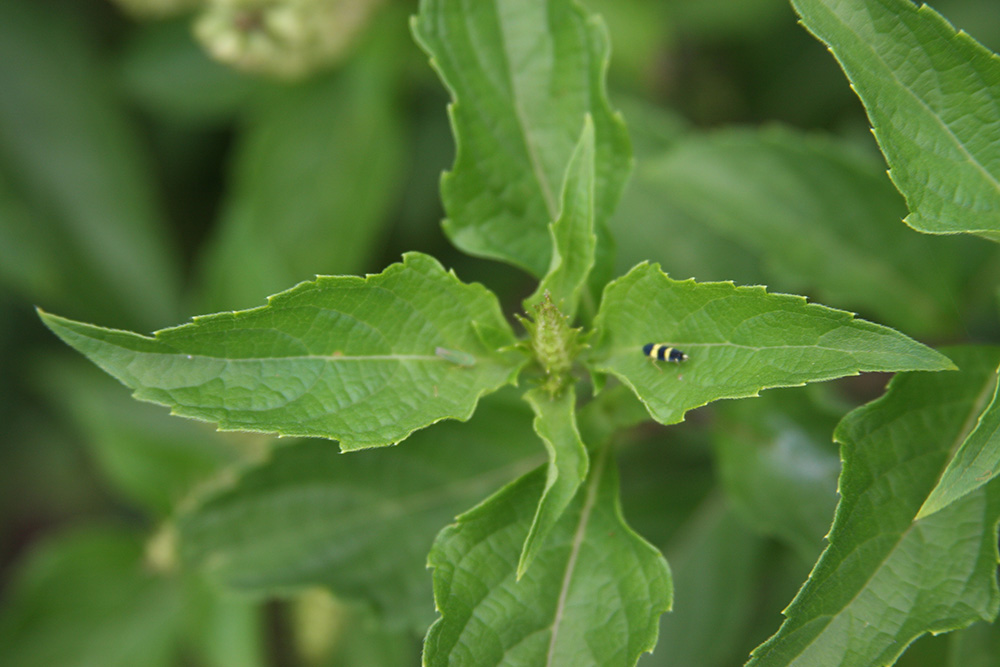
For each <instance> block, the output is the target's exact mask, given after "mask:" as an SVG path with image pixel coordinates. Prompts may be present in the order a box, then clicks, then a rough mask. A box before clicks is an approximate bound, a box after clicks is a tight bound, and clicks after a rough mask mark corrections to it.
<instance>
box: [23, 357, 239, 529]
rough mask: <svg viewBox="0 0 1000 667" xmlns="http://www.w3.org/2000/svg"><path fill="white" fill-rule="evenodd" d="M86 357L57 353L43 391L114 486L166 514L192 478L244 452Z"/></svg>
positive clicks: (44, 371) (195, 480)
mask: <svg viewBox="0 0 1000 667" xmlns="http://www.w3.org/2000/svg"><path fill="white" fill-rule="evenodd" d="M85 363H86V362H84V361H83V360H82V359H65V358H62V357H61V356H60V357H56V358H54V359H52V360H51V363H49V364H47V365H46V366H44V367H42V368H41V369H40V372H39V375H40V376H42V377H43V383H44V385H45V387H46V393H47V394H48V395H50V396H54V397H56V398H57V399H58V400H59V402H61V403H62V404H64V405H65V408H66V410H67V411H68V412H69V413H70V415H71V417H72V419H73V423H74V425H75V426H76V427H77V428H78V430H79V432H80V433H81V434H82V435H83V437H84V439H85V440H86V443H87V444H88V445H89V446H90V449H91V453H92V454H93V457H94V460H95V461H96V463H97V465H98V466H99V467H100V468H101V470H102V472H103V473H104V475H105V477H106V478H107V479H108V481H109V482H110V483H111V485H112V486H113V487H114V488H115V490H116V491H118V492H119V493H121V494H122V495H124V496H125V497H126V498H128V499H129V500H131V501H133V502H134V503H136V504H137V505H138V506H139V507H141V508H142V509H144V510H146V511H148V512H150V513H152V514H153V515H155V516H159V517H167V516H169V515H170V514H171V513H172V512H173V511H174V508H175V507H176V505H177V503H178V502H179V501H181V500H182V499H183V498H184V497H185V495H186V494H187V493H188V492H189V491H191V489H192V488H193V487H194V485H195V484H197V483H198V482H200V481H203V480H205V479H206V478H208V477H209V476H210V475H212V474H213V473H214V472H216V471H218V470H219V469H220V468H221V467H222V466H224V465H226V464H228V463H233V462H235V461H237V460H238V459H239V458H240V456H239V452H238V450H237V449H236V446H235V445H236V443H235V442H228V441H227V440H226V438H225V437H224V436H221V435H220V434H219V433H217V432H216V431H215V430H214V429H213V428H212V427H211V426H209V425H207V424H199V423H196V422H192V421H188V420H184V419H177V418H176V417H172V416H170V415H169V414H167V413H166V412H165V411H164V410H162V409H160V408H157V407H156V406H153V405H148V404H144V403H137V402H136V401H134V400H132V398H131V397H130V396H129V394H128V392H127V391H126V390H124V388H123V387H121V386H118V385H115V384H113V383H108V382H107V378H106V376H104V375H103V374H102V373H101V372H100V371H99V370H97V369H96V368H94V367H93V366H90V365H86V366H83V365H82V364H85Z"/></svg>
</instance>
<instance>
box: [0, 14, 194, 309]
mask: <svg viewBox="0 0 1000 667" xmlns="http://www.w3.org/2000/svg"><path fill="white" fill-rule="evenodd" d="M73 19H74V15H73V12H72V11H69V12H65V13H61V12H52V11H47V10H46V9H44V8H43V7H41V6H40V5H38V3H31V2H4V3H0V90H2V91H3V93H2V94H0V163H2V165H3V166H2V168H0V171H2V172H3V173H2V174H0V181H3V183H0V192H2V194H0V198H2V199H3V200H4V201H9V200H10V193H11V192H14V193H17V196H18V197H19V198H20V200H21V201H22V202H23V205H24V206H23V208H22V209H21V212H22V213H27V215H17V214H16V215H15V217H14V218H13V219H12V218H8V217H7V212H6V211H4V212H3V216H4V218H5V220H4V221H3V223H2V224H0V227H3V228H5V229H4V231H3V232H2V233H3V236H5V237H7V238H13V239H14V240H15V242H16V243H17V246H15V247H16V248H17V247H20V244H21V243H29V244H31V245H30V246H26V247H24V248H23V249H22V250H19V251H18V252H19V253H23V256H25V257H34V258H36V259H37V260H38V261H37V262H33V265H34V266H31V267H26V268H31V269H36V270H37V271H38V272H39V275H38V277H37V279H35V280H31V279H24V280H19V281H18V283H19V284H18V287H20V288H22V289H24V288H27V289H30V290H31V291H30V292H29V293H28V297H29V298H31V299H33V300H36V301H40V302H43V303H45V304H46V305H47V306H48V307H58V308H59V309H61V310H63V311H64V312H68V313H71V314H73V315H76V316H87V317H101V318H102V319H108V320H112V321H114V322H119V323H126V324H129V325H137V326H162V325H163V324H164V323H165V322H168V321H170V318H173V317H176V305H177V290H178V281H177V273H176V266H175V265H174V253H173V251H172V248H171V245H170V243H168V241H167V238H166V235H165V234H164V229H163V222H164V221H163V218H162V216H161V214H160V212H159V210H158V204H159V202H158V201H157V197H156V195H155V193H154V187H153V184H152V180H151V176H150V174H151V169H150V165H149V164H148V163H147V159H146V156H145V155H144V153H143V149H142V147H141V145H140V144H139V141H138V139H137V137H136V134H135V131H134V129H133V127H132V125H131V124H130V122H129V119H128V117H127V115H126V113H125V111H124V109H123V108H122V107H121V106H120V104H119V101H118V100H117V99H116V98H115V96H114V95H113V93H112V90H111V87H110V85H109V83H110V82H109V80H108V77H107V76H106V74H105V73H104V72H103V71H102V70H101V69H100V63H99V62H98V60H97V57H96V55H95V53H94V50H93V48H92V46H91V45H90V44H89V43H88V42H87V40H86V38H85V37H84V35H83V34H82V32H81V30H80V28H79V26H78V24H77V23H75V22H74V20H73ZM20 225H32V226H36V228H35V229H31V230H19V229H18V228H17V227H18V226H20ZM5 273H6V271H3V272H0V277H3V276H4V274H5ZM16 284H17V283H16ZM35 290H37V291H35Z"/></svg>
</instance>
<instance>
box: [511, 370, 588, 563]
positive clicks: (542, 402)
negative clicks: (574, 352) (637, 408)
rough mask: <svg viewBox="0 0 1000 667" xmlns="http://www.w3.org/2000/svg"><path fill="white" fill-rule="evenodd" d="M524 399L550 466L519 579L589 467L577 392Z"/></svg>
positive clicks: (531, 394)
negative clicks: (579, 428) (578, 418)
mask: <svg viewBox="0 0 1000 667" xmlns="http://www.w3.org/2000/svg"><path fill="white" fill-rule="evenodd" d="M524 398H525V400H526V401H527V402H528V404H529V405H531V408H532V410H534V412H535V420H534V426H535V432H536V433H538V436H539V437H540V438H541V439H542V441H543V442H544V443H545V449H546V450H547V451H548V454H549V465H548V467H547V469H546V471H545V489H544V490H543V491H542V497H541V500H539V501H538V509H537V511H536V512H535V518H534V519H533V520H532V522H531V529H530V530H529V531H528V536H527V537H526V538H525V539H524V548H523V550H522V551H521V557H520V559H519V560H518V564H517V576H518V578H520V577H521V576H522V575H523V574H524V571H525V570H526V569H527V568H528V564H529V563H530V562H531V559H532V558H534V557H535V555H536V554H537V553H538V551H539V549H541V548H542V546H543V545H544V544H545V539H546V537H547V536H548V534H549V532H550V531H551V530H552V528H553V527H554V526H555V525H556V524H557V523H558V522H559V518H560V517H562V515H563V512H564V511H565V510H566V507H567V506H568V505H569V503H570V501H572V500H573V496H575V495H576V491H577V489H578V488H580V485H581V484H583V480H584V478H586V476H587V468H588V466H589V465H590V459H589V457H588V456H587V448H586V447H585V446H584V444H583V441H582V440H580V433H579V431H577V427H576V414H575V413H576V392H575V391H574V390H573V387H572V386H570V387H567V388H566V389H564V390H563V392H562V394H561V395H559V396H558V397H553V396H551V395H550V394H549V393H548V392H547V391H545V390H544V389H540V388H539V389H532V390H531V391H529V392H527V393H525V395H524Z"/></svg>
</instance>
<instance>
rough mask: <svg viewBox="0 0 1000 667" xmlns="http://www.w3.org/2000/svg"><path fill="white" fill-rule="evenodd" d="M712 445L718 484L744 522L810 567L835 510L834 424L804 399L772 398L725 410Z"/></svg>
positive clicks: (779, 394) (794, 395)
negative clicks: (716, 462) (787, 549)
mask: <svg viewBox="0 0 1000 667" xmlns="http://www.w3.org/2000/svg"><path fill="white" fill-rule="evenodd" d="M719 408H720V415H719V417H720V419H719V421H720V428H717V429H715V432H714V444H715V451H716V456H717V461H718V469H719V476H720V478H721V481H722V484H723V486H724V488H725V490H726V494H727V496H728V498H729V500H730V502H731V504H732V506H733V508H734V509H735V510H736V511H737V512H738V513H739V515H740V516H741V517H743V518H744V520H746V521H747V522H748V523H749V525H751V526H753V527H754V528H755V529H757V530H758V531H759V532H760V533H761V534H763V535H767V536H773V537H777V538H778V539H780V540H782V541H784V542H785V543H786V544H788V545H789V546H791V547H792V548H794V549H795V550H796V551H797V552H798V554H799V555H800V556H802V558H803V560H805V561H806V562H808V563H812V562H814V561H815V560H816V557H817V556H818V555H819V552H820V550H821V549H822V547H823V536H824V535H826V532H827V530H828V529H829V528H830V522H831V520H832V519H833V510H834V508H835V507H836V505H837V475H838V474H839V472H840V458H839V457H838V455H837V451H836V448H835V447H834V446H833V439H832V435H833V429H834V427H835V426H836V424H837V419H836V418H835V417H834V416H833V415H832V414H829V413H826V412H823V411H821V410H819V409H818V408H817V407H816V405H815V404H814V403H813V402H812V401H811V400H810V398H809V396H808V395H807V394H806V392H802V391H798V390H779V391H773V392H771V391H769V392H767V393H765V394H764V395H762V396H761V397H760V400H759V401H736V402H731V403H726V404H721V405H720V406H719Z"/></svg>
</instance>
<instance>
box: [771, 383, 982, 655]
mask: <svg viewBox="0 0 1000 667" xmlns="http://www.w3.org/2000/svg"><path fill="white" fill-rule="evenodd" d="M995 381H996V377H995V376H992V375H991V376H990V378H989V379H988V380H987V381H986V383H985V384H984V388H983V389H981V390H980V392H979V394H977V399H976V400H973V401H972V403H971V405H970V407H969V414H968V415H967V416H966V418H965V420H963V422H962V426H961V428H960V429H959V430H958V432H957V433H956V436H955V438H954V439H953V442H952V445H951V447H952V448H954V446H955V443H956V442H961V441H962V440H963V439H964V438H965V437H967V436H968V432H967V431H966V429H967V428H969V426H970V424H974V423H975V421H976V415H977V412H976V410H977V409H978V408H979V407H981V406H980V400H979V399H980V397H981V396H983V394H984V393H985V394H987V395H988V394H990V393H991V390H992V389H993V386H994V382H995ZM918 511H919V510H918ZM915 516H916V514H914V517H915ZM916 523H917V522H916V519H915V518H914V520H912V521H911V522H910V525H909V526H907V527H906V528H905V529H904V530H902V531H901V532H900V533H899V537H898V538H897V539H896V542H895V544H894V545H893V546H892V548H891V549H890V550H889V551H887V552H886V555H885V556H884V557H883V558H882V559H881V561H880V562H879V564H878V567H875V568H874V569H872V571H871V574H870V575H869V576H868V577H866V578H865V580H864V582H863V583H862V584H861V585H859V586H858V590H857V591H856V592H855V594H854V595H853V596H851V598H850V599H849V600H847V601H845V602H844V604H843V605H841V607H840V609H838V610H837V612H836V613H833V614H821V615H818V616H816V617H815V620H819V619H823V628H822V629H821V630H820V631H819V632H817V633H816V635H815V636H814V637H813V638H812V639H811V640H810V641H809V642H808V643H806V644H804V645H803V646H802V648H801V649H800V650H799V651H798V652H796V653H795V655H793V656H790V658H789V659H788V660H787V661H786V663H785V664H787V665H793V664H794V662H793V661H794V660H797V659H798V658H799V657H801V656H802V654H803V653H805V652H806V650H807V649H808V648H809V647H811V646H812V645H814V644H815V643H816V642H818V641H819V639H820V638H821V637H822V636H823V635H824V633H825V632H826V628H827V627H829V625H830V623H831V622H832V621H833V620H834V619H835V618H837V617H838V616H840V615H841V614H844V613H846V612H847V610H848V608H849V607H851V606H852V605H853V604H854V603H855V602H856V601H857V599H858V597H859V596H860V595H861V594H862V593H864V592H865V591H866V590H868V587H869V585H870V583H871V581H872V580H873V579H875V577H876V576H877V575H878V574H879V573H880V572H882V570H883V569H885V567H886V566H887V564H888V563H889V561H891V560H892V557H893V555H894V554H895V553H896V551H897V550H898V549H899V548H900V547H901V546H902V544H903V542H904V541H905V540H906V537H907V536H908V535H909V534H910V532H911V531H912V530H913V528H914V527H915V526H916ZM810 580H811V577H810ZM807 583H808V581H807ZM788 620H789V621H790V620H791V619H788ZM798 627H799V628H801V627H803V626H802V625H801V624H800V625H799V626H798ZM780 631H781V630H780V629H779V632H780Z"/></svg>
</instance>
